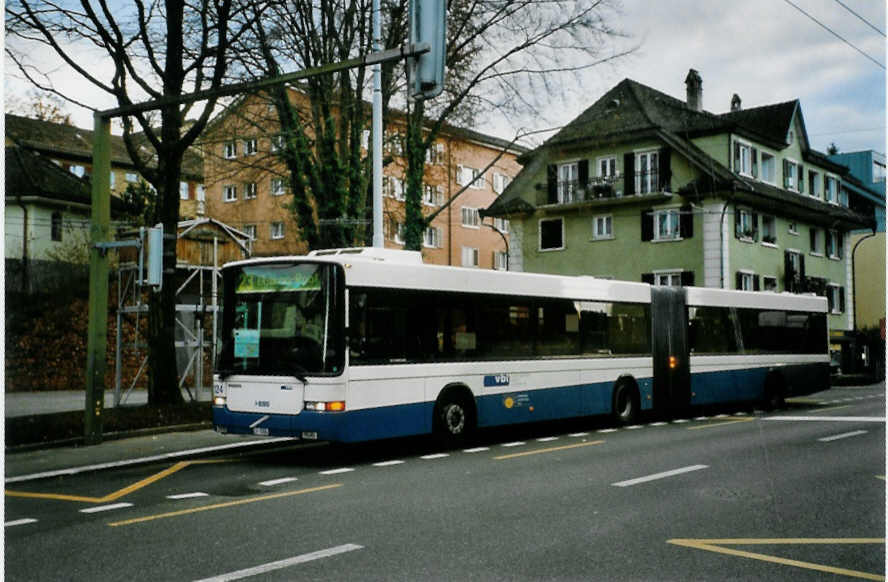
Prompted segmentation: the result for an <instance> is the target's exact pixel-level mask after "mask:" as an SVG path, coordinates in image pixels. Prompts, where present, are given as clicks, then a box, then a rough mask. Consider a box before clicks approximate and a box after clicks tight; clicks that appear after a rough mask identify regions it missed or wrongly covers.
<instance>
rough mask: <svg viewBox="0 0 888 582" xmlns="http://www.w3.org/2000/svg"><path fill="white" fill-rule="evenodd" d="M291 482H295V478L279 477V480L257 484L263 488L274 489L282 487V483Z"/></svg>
mask: <svg viewBox="0 0 888 582" xmlns="http://www.w3.org/2000/svg"><path fill="white" fill-rule="evenodd" d="M293 481H296V477H281V478H280V479H270V480H268V481H262V482H260V483H259V484H260V485H262V486H263V487H274V486H275V485H283V484H284V483H292V482H293Z"/></svg>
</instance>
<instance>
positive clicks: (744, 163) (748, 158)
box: [734, 141, 757, 177]
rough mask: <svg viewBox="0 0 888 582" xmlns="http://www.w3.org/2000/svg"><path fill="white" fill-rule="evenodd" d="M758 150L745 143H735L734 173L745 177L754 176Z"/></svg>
mask: <svg viewBox="0 0 888 582" xmlns="http://www.w3.org/2000/svg"><path fill="white" fill-rule="evenodd" d="M756 155H757V154H756V149H755V148H754V147H752V146H751V145H749V144H748V143H743V142H739V141H737V142H734V171H735V172H737V173H738V174H742V175H744V176H751V177H752V176H754V174H755V173H756V172H755V171H754V166H755V163H756V160H755V157H756Z"/></svg>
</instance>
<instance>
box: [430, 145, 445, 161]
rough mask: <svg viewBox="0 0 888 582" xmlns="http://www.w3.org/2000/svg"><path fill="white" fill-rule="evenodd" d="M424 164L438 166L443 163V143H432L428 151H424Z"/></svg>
mask: <svg viewBox="0 0 888 582" xmlns="http://www.w3.org/2000/svg"><path fill="white" fill-rule="evenodd" d="M426 162H428V163H429V164H434V165H436V166H440V165H441V164H443V163H444V144H443V143H433V144H432V145H431V146H429V149H427V150H426Z"/></svg>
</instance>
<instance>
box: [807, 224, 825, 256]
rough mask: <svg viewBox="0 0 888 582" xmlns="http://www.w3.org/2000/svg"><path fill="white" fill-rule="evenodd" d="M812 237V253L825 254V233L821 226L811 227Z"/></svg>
mask: <svg viewBox="0 0 888 582" xmlns="http://www.w3.org/2000/svg"><path fill="white" fill-rule="evenodd" d="M810 239H811V254H814V255H822V254H823V234H822V231H821V230H820V229H819V228H814V227H813V226H812V227H811V230H810Z"/></svg>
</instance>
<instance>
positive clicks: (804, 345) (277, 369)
mask: <svg viewBox="0 0 888 582" xmlns="http://www.w3.org/2000/svg"><path fill="white" fill-rule="evenodd" d="M223 280H224V292H223V314H224V315H223V325H222V337H221V341H220V346H221V350H220V353H219V354H218V358H217V370H216V375H215V378H214V406H213V423H214V425H215V426H216V429H217V430H218V431H220V432H228V433H236V434H259V435H278V436H295V437H299V438H302V439H312V440H314V439H319V440H329V441H343V442H354V441H364V440H371V439H382V438H390V437H402V436H409V435H419V434H427V433H436V434H437V435H439V436H440V437H441V438H442V439H443V440H446V441H451V442H459V441H461V440H464V439H465V438H467V437H468V436H470V435H471V433H472V432H473V430H474V429H476V428H479V427H490V426H498V425H508V424H515V423H522V422H534V421H543V420H553V419H560V418H571V417H580V416H591V415H612V416H613V417H614V418H615V419H616V420H617V421H618V422H620V423H631V422H634V421H635V420H636V418H637V417H638V415H639V414H640V412H641V411H645V410H656V411H662V412H663V413H664V414H680V413H682V412H684V411H685V410H687V409H688V408H689V407H691V406H694V405H705V404H718V403H726V402H742V401H759V402H762V403H764V404H765V405H768V406H772V407H773V406H777V405H779V404H780V403H781V402H782V399H783V398H785V397H787V396H795V395H801V394H809V393H811V392H815V391H818V390H823V389H826V388H828V387H829V352H828V331H827V323H826V314H827V301H826V299H825V298H822V297H813V296H800V295H791V294H786V293H780V294H778V293H767V292H765V293H762V292H748V291H726V290H721V289H704V288H694V287H677V288H669V287H652V286H650V285H647V284H645V283H633V282H625V281H613V280H607V279H597V278H593V277H569V276H555V275H541V274H532V273H514V272H502V271H489V270H479V269H465V268H456V267H444V266H436V265H424V264H423V263H422V258H421V256H420V254H419V253H417V252H408V251H393V250H383V249H339V250H330V251H315V252H312V253H310V254H309V255H307V256H302V257H275V258H266V259H252V260H246V261H240V262H236V263H230V264H228V265H226V266H225V267H224V269H223Z"/></svg>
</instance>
